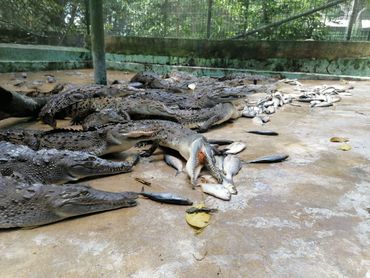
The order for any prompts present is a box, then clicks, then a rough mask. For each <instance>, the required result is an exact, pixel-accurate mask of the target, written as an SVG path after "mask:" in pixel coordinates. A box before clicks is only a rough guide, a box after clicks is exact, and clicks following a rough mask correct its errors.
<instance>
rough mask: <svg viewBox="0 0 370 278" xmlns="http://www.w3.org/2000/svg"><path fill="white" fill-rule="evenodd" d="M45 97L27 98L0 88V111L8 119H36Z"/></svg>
mask: <svg viewBox="0 0 370 278" xmlns="http://www.w3.org/2000/svg"><path fill="white" fill-rule="evenodd" d="M47 99H48V98H47V97H29V96H26V95H23V94H20V93H17V92H12V91H9V90H6V89H5V88H3V87H1V86H0V111H1V112H2V113H4V114H6V115H7V116H8V117H37V115H38V113H39V112H40V110H41V108H42V107H43V106H44V105H45V104H46V103H47Z"/></svg>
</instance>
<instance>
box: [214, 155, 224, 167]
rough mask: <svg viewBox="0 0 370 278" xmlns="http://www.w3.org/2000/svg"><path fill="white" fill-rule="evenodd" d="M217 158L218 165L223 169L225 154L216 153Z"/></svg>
mask: <svg viewBox="0 0 370 278" xmlns="http://www.w3.org/2000/svg"><path fill="white" fill-rule="evenodd" d="M215 159H216V166H217V168H218V169H223V168H224V166H223V165H224V156H222V155H215Z"/></svg>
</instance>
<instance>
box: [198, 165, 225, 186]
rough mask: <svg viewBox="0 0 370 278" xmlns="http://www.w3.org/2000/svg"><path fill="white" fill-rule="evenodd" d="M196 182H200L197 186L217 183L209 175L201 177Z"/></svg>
mask: <svg viewBox="0 0 370 278" xmlns="http://www.w3.org/2000/svg"><path fill="white" fill-rule="evenodd" d="M220 169H222V168H220ZM198 180H199V181H200V182H198V184H197V185H201V184H202V183H217V180H216V179H215V178H214V177H213V176H211V175H202V176H200V177H199V178H198Z"/></svg>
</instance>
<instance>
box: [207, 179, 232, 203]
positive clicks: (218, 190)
mask: <svg viewBox="0 0 370 278" xmlns="http://www.w3.org/2000/svg"><path fill="white" fill-rule="evenodd" d="M200 187H201V188H202V191H203V192H204V193H207V194H209V195H212V196H214V197H216V198H219V199H221V200H224V201H229V200H230V199H231V194H230V192H229V190H228V189H227V188H225V187H224V186H223V185H222V184H219V183H217V184H211V183H202V184H201V185H200Z"/></svg>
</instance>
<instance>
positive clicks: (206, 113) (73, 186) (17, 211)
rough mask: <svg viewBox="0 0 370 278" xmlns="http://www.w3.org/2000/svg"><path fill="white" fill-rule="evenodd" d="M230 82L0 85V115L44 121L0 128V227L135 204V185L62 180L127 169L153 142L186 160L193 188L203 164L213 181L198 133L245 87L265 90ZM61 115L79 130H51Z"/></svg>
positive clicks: (145, 77) (150, 79) (235, 105)
mask: <svg viewBox="0 0 370 278" xmlns="http://www.w3.org/2000/svg"><path fill="white" fill-rule="evenodd" d="M232 81H233V82H235V79H230V80H227V79H224V80H222V81H220V80H216V79H211V78H195V77H194V76H192V75H185V74H181V73H174V74H173V75H172V76H171V75H170V76H169V77H167V78H161V77H159V76H156V75H155V74H150V73H140V74H137V75H136V76H135V77H134V78H133V79H132V80H131V83H128V84H120V82H116V83H118V84H115V85H109V86H103V85H88V86H72V87H69V88H67V89H65V90H64V91H62V92H58V93H56V94H51V95H47V94H44V95H41V96H36V97H29V96H25V95H23V94H20V93H17V92H11V91H8V90H5V89H4V88H1V87H0V100H1V105H0V110H1V112H2V113H4V114H7V115H9V116H15V117H24V116H30V117H35V118H40V119H41V120H42V121H43V122H45V123H46V124H49V125H50V126H51V127H53V129H51V130H48V131H41V130H30V129H16V128H12V129H6V130H0V141H1V142H0V171H1V174H2V175H1V176H0V197H1V200H0V228H12V227H29V226H39V225H44V224H48V223H52V222H56V221H59V220H62V219H65V218H68V217H72V216H77V215H83V214H89V213H93V212H98V211H104V210H111V209H115V208H121V207H130V206H135V205H136V201H135V199H136V198H137V197H138V193H135V192H119V193H113V192H105V191H99V190H96V189H94V188H92V187H89V186H88V185H85V184H79V183H69V182H73V181H77V180H79V179H81V178H84V177H92V176H100V175H109V174H116V173H124V172H128V171H131V169H132V167H133V165H134V164H135V163H136V162H137V160H138V159H137V158H138V157H139V156H148V155H150V154H151V153H153V152H154V150H155V149H156V148H157V147H158V146H161V147H166V148H170V149H172V150H175V151H177V152H178V153H179V154H180V155H181V156H182V157H183V158H184V159H185V160H186V161H187V162H186V172H187V174H188V176H189V178H190V182H191V184H192V185H193V186H194V185H196V182H197V178H198V175H199V173H200V170H201V168H202V167H203V166H205V167H206V168H207V169H208V171H209V172H210V174H211V175H212V176H213V177H214V178H215V179H216V180H217V182H219V183H222V181H223V179H225V175H224V173H223V171H222V170H220V169H219V168H218V167H217V166H216V161H215V158H214V151H215V150H214V147H213V146H212V145H211V144H210V142H209V141H208V140H207V138H206V137H205V136H203V135H202V134H200V133H199V132H204V131H206V130H208V129H209V128H210V127H211V126H214V125H218V124H220V123H223V122H226V121H228V120H230V119H236V118H238V117H240V116H241V113H242V112H241V111H242V110H243V107H244V106H243V105H240V104H243V102H244V99H245V98H247V97H248V95H250V94H252V93H254V92H256V91H261V90H262V91H266V90H273V89H271V88H270V87H266V86H260V85H253V84H242V82H236V84H232ZM228 82H229V83H228ZM210 84H212V87H211V88H212V89H211V90H210V89H209V86H210ZM66 117H69V118H71V119H72V123H73V124H79V125H81V126H82V128H81V129H78V130H76V129H61V128H57V119H62V118H66ZM143 142H144V143H146V144H151V147H150V149H149V150H147V151H146V152H141V153H139V154H138V155H137V156H136V157H135V158H134V159H133V160H132V161H131V162H129V161H124V162H113V161H109V160H106V159H103V158H100V156H103V155H107V154H111V153H117V152H123V151H127V150H128V149H130V148H132V147H134V146H137V145H138V144H139V143H143ZM66 183H67V184H66Z"/></svg>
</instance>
